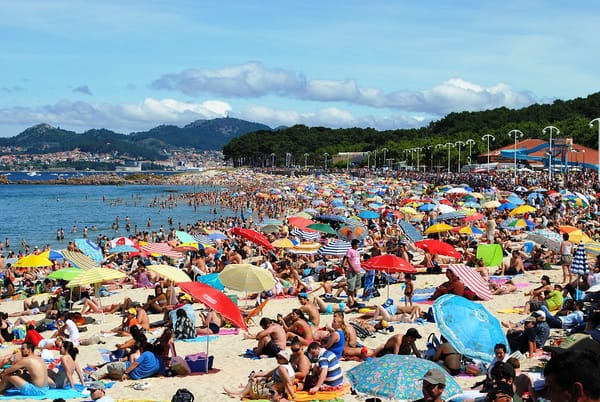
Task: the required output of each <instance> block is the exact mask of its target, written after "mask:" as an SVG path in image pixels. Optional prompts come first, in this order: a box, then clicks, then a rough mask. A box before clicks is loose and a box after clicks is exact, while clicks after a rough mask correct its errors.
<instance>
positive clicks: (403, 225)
mask: <svg viewBox="0 0 600 402" xmlns="http://www.w3.org/2000/svg"><path fill="white" fill-rule="evenodd" d="M398 226H400V229H402V231H403V232H404V234H405V235H406V237H408V238H409V239H410V241H412V242H416V241H420V240H423V235H422V234H421V232H419V231H418V230H417V228H415V227H414V226H413V225H411V224H410V223H409V222H406V221H399V222H398Z"/></svg>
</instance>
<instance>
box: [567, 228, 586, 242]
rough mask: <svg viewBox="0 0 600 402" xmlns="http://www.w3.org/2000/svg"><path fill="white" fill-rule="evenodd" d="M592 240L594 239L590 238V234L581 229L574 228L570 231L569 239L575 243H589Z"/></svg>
mask: <svg viewBox="0 0 600 402" xmlns="http://www.w3.org/2000/svg"><path fill="white" fill-rule="evenodd" d="M591 240H592V239H590V238H589V237H588V235H586V234H585V233H583V232H582V231H581V230H580V229H577V230H573V231H572V232H570V233H569V241H572V242H573V243H579V242H580V241H583V242H584V243H587V242H589V241H591Z"/></svg>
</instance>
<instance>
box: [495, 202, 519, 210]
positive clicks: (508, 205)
mask: <svg viewBox="0 0 600 402" xmlns="http://www.w3.org/2000/svg"><path fill="white" fill-rule="evenodd" d="M516 207H517V206H516V205H515V204H513V203H512V202H505V203H504V204H501V205H500V206H499V207H498V211H504V210H505V209H508V210H511V211H512V210H513V209H515V208H516Z"/></svg>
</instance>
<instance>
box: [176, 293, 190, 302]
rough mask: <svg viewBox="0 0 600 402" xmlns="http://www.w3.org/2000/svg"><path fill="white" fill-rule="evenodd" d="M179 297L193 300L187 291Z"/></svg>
mask: <svg viewBox="0 0 600 402" xmlns="http://www.w3.org/2000/svg"><path fill="white" fill-rule="evenodd" d="M179 298H180V299H181V300H187V301H189V302H191V301H192V296H190V295H188V294H187V293H184V294H183V295H181V296H179Z"/></svg>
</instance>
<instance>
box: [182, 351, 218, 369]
mask: <svg viewBox="0 0 600 402" xmlns="http://www.w3.org/2000/svg"><path fill="white" fill-rule="evenodd" d="M214 359H215V357H214V356H208V359H207V358H206V353H203V352H201V353H195V354H193V355H187V356H186V357H185V362H186V363H187V364H188V366H190V370H192V373H205V372H206V364H207V360H208V370H211V369H212V368H213V361H214Z"/></svg>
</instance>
